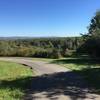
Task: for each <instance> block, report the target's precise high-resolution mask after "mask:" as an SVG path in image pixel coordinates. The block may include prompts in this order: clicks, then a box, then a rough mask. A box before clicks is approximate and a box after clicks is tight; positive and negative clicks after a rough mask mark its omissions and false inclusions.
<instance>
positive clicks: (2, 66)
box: [0, 61, 33, 100]
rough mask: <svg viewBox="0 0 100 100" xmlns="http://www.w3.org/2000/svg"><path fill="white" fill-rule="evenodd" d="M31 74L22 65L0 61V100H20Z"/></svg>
mask: <svg viewBox="0 0 100 100" xmlns="http://www.w3.org/2000/svg"><path fill="white" fill-rule="evenodd" d="M32 74H33V72H32V70H31V69H30V68H28V67H26V66H24V65H21V64H16V63H11V62H4V61H0V100H21V99H22V97H23V96H24V95H25V92H26V91H27V89H28V87H29V82H30V77H32Z"/></svg>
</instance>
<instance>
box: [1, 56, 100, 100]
mask: <svg viewBox="0 0 100 100" xmlns="http://www.w3.org/2000/svg"><path fill="white" fill-rule="evenodd" d="M0 60H3V61H12V62H17V63H21V64H24V65H27V66H29V67H31V68H32V69H33V70H35V72H36V76H34V77H32V83H31V88H30V90H29V91H28V92H27V95H26V96H25V98H24V99H25V100H100V95H97V94H94V93H92V92H91V91H90V89H89V87H88V85H87V83H86V82H85V80H84V78H83V77H81V76H80V75H78V74H77V73H75V72H73V71H70V70H68V69H66V68H64V67H61V66H59V65H56V64H49V63H47V62H43V61H32V58H17V57H1V58H0Z"/></svg>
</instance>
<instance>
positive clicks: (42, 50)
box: [0, 37, 82, 58]
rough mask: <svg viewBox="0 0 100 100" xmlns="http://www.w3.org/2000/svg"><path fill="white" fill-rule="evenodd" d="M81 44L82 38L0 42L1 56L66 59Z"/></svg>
mask: <svg viewBox="0 0 100 100" xmlns="http://www.w3.org/2000/svg"><path fill="white" fill-rule="evenodd" d="M81 43H82V39H81V38H80V37H66V38H64V37H63V38H59V37H58V38H57V37H56V38H33V39H15V40H14V39H10V40H0V56H23V57H24V56H25V57H45V58H59V57H66V56H70V55H71V54H72V52H74V51H75V50H76V49H77V48H78V47H79V46H80V45H81Z"/></svg>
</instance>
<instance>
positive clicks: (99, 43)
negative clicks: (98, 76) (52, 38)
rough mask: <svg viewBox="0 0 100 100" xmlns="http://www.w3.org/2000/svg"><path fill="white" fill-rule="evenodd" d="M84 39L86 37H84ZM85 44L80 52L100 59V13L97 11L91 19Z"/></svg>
mask: <svg viewBox="0 0 100 100" xmlns="http://www.w3.org/2000/svg"><path fill="white" fill-rule="evenodd" d="M83 37H84V35H83ZM85 37H86V38H85V42H84V44H82V46H81V47H80V48H79V50H78V51H82V52H84V53H88V54H89V55H91V56H95V57H100V11H97V12H96V14H95V16H94V17H93V18H92V19H91V23H90V25H89V28H88V33H87V34H86V35H85Z"/></svg>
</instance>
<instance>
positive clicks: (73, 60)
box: [51, 57, 100, 65]
mask: <svg viewBox="0 0 100 100" xmlns="http://www.w3.org/2000/svg"><path fill="white" fill-rule="evenodd" d="M51 63H56V64H58V63H60V64H76V65H100V59H96V58H94V59H93V58H82V57H78V58H66V59H58V60H54V61H52V62H51Z"/></svg>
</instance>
